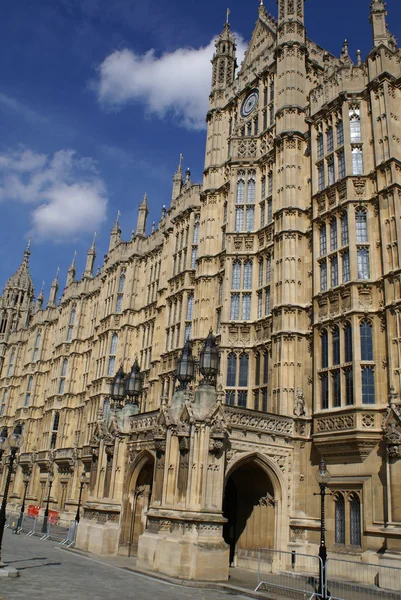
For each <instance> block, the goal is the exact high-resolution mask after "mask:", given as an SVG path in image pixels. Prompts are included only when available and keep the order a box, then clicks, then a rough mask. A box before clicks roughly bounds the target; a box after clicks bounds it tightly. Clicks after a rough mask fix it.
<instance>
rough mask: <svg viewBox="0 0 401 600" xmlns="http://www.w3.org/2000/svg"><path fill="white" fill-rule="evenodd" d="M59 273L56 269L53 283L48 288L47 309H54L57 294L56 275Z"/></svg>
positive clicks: (58, 268) (58, 269)
mask: <svg viewBox="0 0 401 600" xmlns="http://www.w3.org/2000/svg"><path fill="white" fill-rule="evenodd" d="M59 273H60V267H57V272H56V277H55V278H54V279H53V283H52V284H51V287H50V293H49V301H48V303H47V307H48V308H55V306H56V301H57V292H58V274H59Z"/></svg>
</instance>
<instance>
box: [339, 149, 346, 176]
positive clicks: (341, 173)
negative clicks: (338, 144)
mask: <svg viewBox="0 0 401 600" xmlns="http://www.w3.org/2000/svg"><path fill="white" fill-rule="evenodd" d="M337 157H338V178H339V179H343V178H344V177H345V175H346V166H345V152H344V150H340V151H339V152H338V154H337Z"/></svg>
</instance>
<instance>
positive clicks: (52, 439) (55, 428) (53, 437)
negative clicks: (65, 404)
mask: <svg viewBox="0 0 401 600" xmlns="http://www.w3.org/2000/svg"><path fill="white" fill-rule="evenodd" d="M59 424H60V413H59V412H56V413H55V414H54V419H53V426H52V431H51V437H50V448H51V449H53V448H55V447H56V443H57V433H58V428H59Z"/></svg>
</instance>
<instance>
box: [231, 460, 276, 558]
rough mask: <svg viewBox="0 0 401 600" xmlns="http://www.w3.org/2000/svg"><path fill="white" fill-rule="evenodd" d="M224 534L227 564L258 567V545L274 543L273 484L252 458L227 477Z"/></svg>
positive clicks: (266, 546) (270, 545)
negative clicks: (228, 557) (227, 557)
mask: <svg viewBox="0 0 401 600" xmlns="http://www.w3.org/2000/svg"><path fill="white" fill-rule="evenodd" d="M223 514H224V516H225V518H226V519H227V523H226V524H225V525H224V528H223V537H224V540H225V542H226V543H227V544H228V545H229V546H230V566H238V567H244V568H247V569H257V565H258V551H259V550H260V548H273V547H274V542H275V539H274V537H275V536H274V532H275V502H274V489H273V484H272V482H271V480H270V478H269V476H268V474H267V473H266V471H265V470H264V469H263V468H262V467H261V466H259V465H258V464H257V463H256V462H255V461H254V460H249V461H246V462H243V463H241V464H240V465H239V466H238V468H237V469H236V470H235V471H234V472H233V473H232V474H231V475H230V477H229V478H228V480H227V484H226V488H225V493H224V501H223Z"/></svg>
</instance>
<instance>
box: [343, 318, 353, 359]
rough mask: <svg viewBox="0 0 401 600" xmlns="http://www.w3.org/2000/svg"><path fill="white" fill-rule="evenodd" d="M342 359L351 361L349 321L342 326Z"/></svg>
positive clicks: (350, 329) (350, 328)
mask: <svg viewBox="0 0 401 600" xmlns="http://www.w3.org/2000/svg"><path fill="white" fill-rule="evenodd" d="M344 359H345V362H351V361H352V327H351V324H350V323H347V324H346V325H345V327H344Z"/></svg>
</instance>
